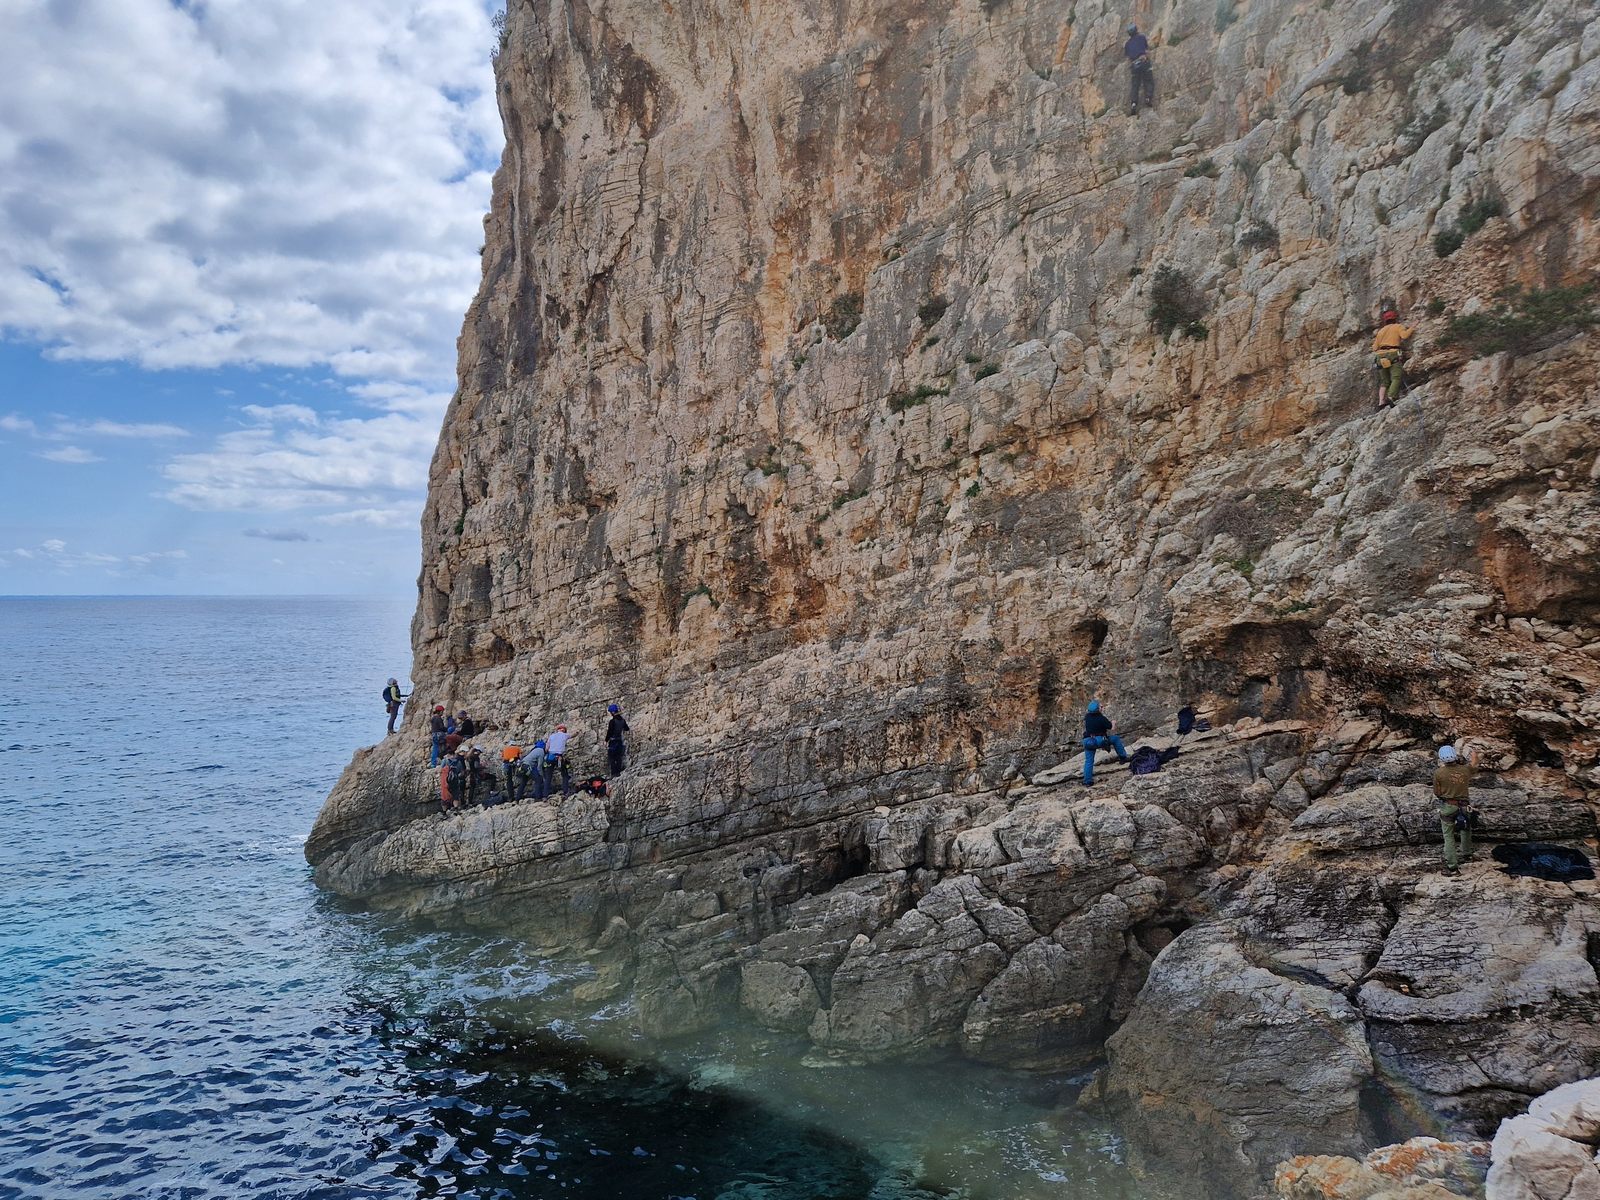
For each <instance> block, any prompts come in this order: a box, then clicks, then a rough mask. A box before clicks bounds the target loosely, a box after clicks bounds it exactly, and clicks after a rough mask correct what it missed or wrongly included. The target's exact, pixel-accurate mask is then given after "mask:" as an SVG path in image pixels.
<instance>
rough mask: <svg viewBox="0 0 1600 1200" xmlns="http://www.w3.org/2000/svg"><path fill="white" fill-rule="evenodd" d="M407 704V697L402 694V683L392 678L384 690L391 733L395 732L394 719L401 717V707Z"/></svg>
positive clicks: (384, 703) (384, 704)
mask: <svg viewBox="0 0 1600 1200" xmlns="http://www.w3.org/2000/svg"><path fill="white" fill-rule="evenodd" d="M405 702H406V697H405V696H404V695H402V694H401V692H400V681H399V680H398V679H393V678H391V679H390V680H389V682H388V684H386V685H385V687H384V689H383V706H384V708H385V709H387V710H388V712H389V733H393V732H394V719H395V718H396V717H398V716H399V715H400V706H401V705H402V704H404V703H405ZM385 736H388V735H387V734H385Z"/></svg>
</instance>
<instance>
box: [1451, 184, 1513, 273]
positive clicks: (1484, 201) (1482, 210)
mask: <svg viewBox="0 0 1600 1200" xmlns="http://www.w3.org/2000/svg"><path fill="white" fill-rule="evenodd" d="M1505 211H1506V206H1505V203H1504V202H1503V201H1502V200H1500V198H1499V197H1497V196H1483V197H1480V198H1479V199H1477V200H1474V201H1472V202H1471V203H1470V204H1468V205H1467V206H1466V207H1465V208H1463V209H1462V210H1461V215H1460V216H1459V217H1457V218H1456V222H1455V224H1454V225H1447V226H1445V228H1443V229H1441V230H1439V232H1438V233H1436V234H1434V235H1433V252H1434V253H1435V254H1437V255H1438V256H1439V257H1440V258H1449V257H1450V256H1451V255H1452V254H1454V253H1455V252H1456V251H1457V250H1459V249H1461V247H1462V245H1463V244H1464V243H1465V242H1466V240H1467V239H1468V238H1469V237H1471V236H1472V235H1473V234H1475V233H1477V232H1478V230H1480V229H1482V228H1483V227H1484V226H1485V225H1487V224H1488V223H1489V219H1490V218H1491V217H1502V216H1504V215H1505Z"/></svg>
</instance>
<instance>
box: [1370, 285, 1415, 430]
mask: <svg viewBox="0 0 1600 1200" xmlns="http://www.w3.org/2000/svg"><path fill="white" fill-rule="evenodd" d="M1416 332H1417V331H1416V330H1415V329H1411V328H1409V327H1407V326H1405V325H1402V324H1400V314H1399V313H1397V312H1395V310H1394V309H1392V308H1386V309H1384V310H1383V323H1382V324H1381V325H1379V326H1378V332H1377V333H1376V334H1374V335H1373V338H1372V365H1373V366H1375V367H1377V368H1378V407H1379V408H1388V407H1389V406H1390V405H1391V404H1393V403H1394V402H1395V401H1396V400H1398V399H1400V388H1401V385H1403V384H1404V383H1405V369H1404V363H1405V361H1406V343H1407V342H1409V341H1410V340H1411V337H1412V335H1413V334H1415V333H1416Z"/></svg>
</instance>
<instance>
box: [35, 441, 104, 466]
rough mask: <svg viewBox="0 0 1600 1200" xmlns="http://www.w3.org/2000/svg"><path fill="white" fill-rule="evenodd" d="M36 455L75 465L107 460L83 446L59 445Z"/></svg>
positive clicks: (51, 460)
mask: <svg viewBox="0 0 1600 1200" xmlns="http://www.w3.org/2000/svg"><path fill="white" fill-rule="evenodd" d="M34 457H36V458H43V459H48V460H49V461H50V462H55V463H70V464H71V465H73V466H83V465H84V464H86V463H97V462H104V461H105V459H103V458H101V457H100V456H99V455H98V454H95V453H93V452H91V451H88V450H85V449H84V448H83V447H82V446H57V447H55V448H54V449H51V450H40V451H38V452H37V453H36V454H35V456H34Z"/></svg>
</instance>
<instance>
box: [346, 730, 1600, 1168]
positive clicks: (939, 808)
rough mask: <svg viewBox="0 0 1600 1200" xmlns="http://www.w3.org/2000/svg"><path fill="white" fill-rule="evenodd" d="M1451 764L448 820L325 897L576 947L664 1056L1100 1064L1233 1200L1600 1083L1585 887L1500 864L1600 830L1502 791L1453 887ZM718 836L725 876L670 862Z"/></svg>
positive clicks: (688, 862) (1137, 1123)
mask: <svg viewBox="0 0 1600 1200" xmlns="http://www.w3.org/2000/svg"><path fill="white" fill-rule="evenodd" d="M1170 740H1172V739H1154V741H1155V743H1156V744H1158V745H1165V744H1166V742H1167V741H1170ZM1432 767H1433V760H1432V754H1431V751H1430V750H1428V749H1416V748H1410V747H1408V746H1406V745H1404V739H1403V738H1399V737H1397V736H1396V735H1394V734H1391V733H1387V732H1385V731H1384V730H1383V729H1382V728H1381V727H1379V726H1376V725H1374V724H1370V723H1361V722H1351V723H1347V724H1346V725H1344V726H1342V727H1341V728H1340V729H1338V730H1336V731H1334V732H1332V733H1329V734H1324V735H1317V734H1315V733H1314V732H1313V731H1311V730H1310V729H1308V728H1307V727H1305V726H1304V725H1301V724H1298V723H1277V724H1266V723H1259V722H1245V723H1243V724H1242V726H1241V727H1237V728H1229V729H1225V730H1219V731H1215V732H1212V733H1209V734H1203V735H1199V736H1198V737H1191V738H1189V739H1185V740H1184V744H1183V745H1182V747H1181V749H1180V754H1179V757H1178V758H1177V759H1176V760H1175V761H1173V762H1171V763H1169V764H1168V766H1167V767H1166V768H1165V769H1164V770H1162V771H1160V772H1158V773H1156V774H1153V775H1147V776H1131V775H1129V774H1128V773H1127V772H1126V770H1125V769H1122V768H1119V767H1116V766H1114V765H1113V766H1111V767H1109V768H1107V769H1106V770H1105V772H1104V774H1103V775H1102V777H1101V778H1100V779H1098V780H1097V782H1096V784H1095V786H1094V788H1092V789H1085V788H1084V787H1083V786H1082V784H1081V782H1079V780H1078V778H1077V771H1078V763H1077V762H1076V761H1069V762H1066V763H1064V764H1062V765H1061V766H1060V767H1058V768H1055V769H1053V770H1047V771H1042V772H1040V773H1039V774H1038V775H1036V776H1035V777H1034V778H1033V779H1031V780H1029V779H1026V778H1018V779H1016V780H1014V781H1013V782H1012V783H1011V784H1010V785H1008V786H1007V787H1004V788H1002V789H999V790H997V791H995V792H992V793H985V794H979V795H972V796H937V797H932V798H927V799H920V800H908V801H906V802H904V803H902V804H900V805H896V806H890V805H883V806H878V807H875V808H873V809H869V810H868V811H867V812H864V813H862V814H859V815H857V816H855V817H852V818H849V819H836V820H831V821H830V820H823V821H821V822H819V823H815V824H809V825H808V824H806V823H803V822H794V823H791V824H788V825H785V826H783V827H781V828H776V829H772V830H769V831H766V832H762V831H759V830H746V831H744V832H743V833H742V834H741V835H738V836H735V835H734V834H732V833H730V832H726V830H727V826H726V825H724V824H723V822H727V821H731V820H737V819H738V814H728V813H725V812H722V811H712V812H707V813H703V814H701V818H702V821H703V822H705V824H704V826H703V827H701V828H700V829H699V830H698V831H696V830H693V829H686V828H684V827H682V826H676V827H675V826H672V825H669V824H658V823H654V822H652V821H651V819H650V818H649V817H648V816H643V815H630V814H629V812H628V794H627V792H626V790H625V789H621V790H619V794H618V795H617V796H615V797H613V798H611V799H610V800H609V801H603V800H587V799H586V800H574V801H572V802H567V803H556V804H546V803H533V802H525V803H523V804H519V805H514V806H502V807H497V808H494V809H490V810H486V811H474V812H472V813H469V814H468V815H467V816H465V817H460V818H446V817H442V816H439V817H433V818H428V819H423V820H417V821H413V822H409V823H408V824H406V825H405V826H404V827H403V828H402V829H401V830H399V831H398V832H396V833H394V834H392V835H388V836H386V837H383V838H381V839H380V840H379V842H378V844H377V845H376V846H375V847H372V848H370V849H369V848H367V847H361V846H357V847H355V848H353V849H352V850H351V851H349V852H342V853H339V852H336V853H334V854H332V855H330V856H328V857H327V858H325V859H324V860H323V861H322V863H321V864H320V865H319V867H318V878H319V879H320V880H322V881H323V882H324V883H325V884H327V885H328V886H331V887H334V888H337V889H339V890H342V891H346V892H350V893H355V894H366V895H369V896H373V897H377V898H379V899H380V900H381V901H383V902H386V903H390V904H394V905H397V906H399V907H403V908H405V909H408V910H409V911H412V912H415V913H420V914H431V915H442V914H446V913H448V914H450V915H451V916H452V917H456V918H459V917H461V916H467V917H470V918H472V919H478V920H485V921H497V922H503V923H510V924H513V925H515V926H517V927H518V928H520V929H522V930H523V931H524V932H525V935H526V936H527V937H528V938H529V940H530V942H531V943H533V944H537V945H543V946H564V947H566V948H568V949H575V950H580V951H583V952H586V953H587V954H588V956H589V958H590V959H591V960H592V961H593V963H594V965H595V973H594V977H593V978H592V979H591V980H590V981H589V982H588V983H587V984H586V985H585V990H586V992H587V994H588V995H589V996H590V997H591V998H593V999H596V1000H600V999H609V998H613V997H627V998H629V999H630V1000H631V1003H632V1005H633V1006H634V1008H635V1011H636V1012H637V1014H638V1017H639V1020H640V1022H641V1024H642V1026H643V1028H644V1029H645V1030H646V1031H648V1032H650V1033H653V1034H658V1035H660V1034H671V1033H674V1032H678V1031H682V1030H686V1029H690V1028H696V1027H701V1026H704V1025H707V1024H710V1023H711V1022H713V1021H716V1020H718V1019H720V1018H721V1017H723V1016H724V1015H726V1014H728V1013H730V1012H733V1011H736V1010H737V1011H742V1012H743V1013H744V1014H745V1016H746V1017H747V1018H748V1019H751V1020H754V1021H756V1022H759V1023H761V1024H764V1025H766V1026H768V1027H771V1028H774V1029H781V1030H786V1031H791V1032H797V1033H804V1034H805V1035H806V1036H808V1037H809V1039H810V1040H811V1041H812V1042H813V1043H814V1045H815V1046H816V1051H815V1052H816V1053H818V1054H825V1055H846V1056H850V1057H851V1058H855V1059H872V1058H881V1057H888V1056H899V1055H907V1054H926V1053H947V1052H952V1051H954V1052H959V1053H963V1054H966V1055H969V1056H971V1057H974V1058H978V1059H982V1060H984V1061H989V1062H995V1063H1004V1064H1010V1065H1015V1066H1023V1067H1036V1068H1037V1067H1048V1068H1058V1067H1064V1066H1070V1065H1080V1064H1085V1063H1088V1062H1091V1061H1093V1060H1095V1059H1097V1058H1098V1057H1099V1056H1100V1055H1101V1054H1102V1052H1103V1050H1104V1052H1105V1053H1107V1054H1108V1061H1107V1064H1106V1066H1105V1068H1104V1069H1103V1071H1102V1072H1101V1074H1100V1075H1099V1077H1098V1078H1097V1079H1096V1081H1095V1083H1094V1084H1093V1085H1091V1087H1090V1089H1089V1090H1088V1092H1087V1093H1086V1096H1085V1098H1084V1102H1088V1103H1094V1102H1099V1103H1104V1104H1106V1105H1109V1106H1111V1107H1112V1109H1113V1110H1114V1111H1115V1112H1117V1113H1118V1114H1119V1115H1120V1116H1121V1117H1122V1118H1123V1124H1124V1126H1125V1128H1126V1129H1127V1130H1128V1131H1129V1135H1130V1139H1131V1141H1132V1143H1133V1145H1134V1147H1135V1149H1136V1151H1138V1152H1139V1153H1140V1154H1141V1156H1142V1159H1143V1162H1144V1165H1145V1166H1147V1167H1148V1168H1149V1169H1150V1170H1151V1171H1153V1172H1160V1173H1171V1172H1177V1173H1179V1174H1180V1175H1182V1176H1183V1177H1185V1178H1189V1179H1195V1180H1204V1181H1206V1184H1207V1186H1209V1187H1211V1188H1213V1189H1214V1192H1215V1194H1217V1195H1221V1196H1229V1195H1244V1194H1248V1192H1249V1190H1250V1189H1252V1188H1255V1187H1257V1186H1259V1185H1260V1184H1261V1183H1262V1182H1263V1181H1264V1180H1265V1179H1267V1178H1268V1177H1269V1175H1270V1172H1271V1170H1272V1168H1273V1166H1274V1165H1275V1164H1276V1163H1278V1162H1279V1161H1281V1160H1283V1159H1285V1158H1288V1157H1290V1156H1292V1155H1295V1154H1304V1153H1310V1152H1321V1153H1334V1154H1349V1155H1359V1154H1361V1153H1363V1152H1365V1151H1367V1150H1369V1149H1371V1148H1372V1147H1374V1146H1379V1145H1382V1144H1384V1143H1385V1142H1386V1141H1389V1140H1391V1139H1392V1138H1393V1137H1394V1136H1396V1135H1397V1134H1407V1133H1414V1132H1418V1131H1427V1132H1430V1133H1438V1134H1449V1135H1465V1136H1486V1135H1488V1134H1490V1133H1492V1132H1493V1130H1494V1127H1495V1125H1496V1123H1497V1122H1498V1121H1499V1120H1500V1118H1502V1117H1504V1116H1507V1115H1509V1114H1511V1113H1515V1112H1517V1111H1520V1110H1521V1108H1522V1107H1524V1106H1525V1105H1526V1104H1527V1101H1528V1099H1529V1097H1531V1096H1536V1095H1538V1094H1540V1093H1542V1092H1545V1091H1547V1090H1549V1089H1551V1088H1553V1087H1556V1086H1558V1085H1560V1084H1562V1083H1565V1082H1568V1081H1570V1080H1575V1079H1580V1078H1584V1077H1587V1076H1589V1075H1591V1074H1594V1073H1596V1072H1597V1071H1600V981H1597V978H1596V972H1595V964H1594V961H1593V960H1592V959H1591V953H1592V951H1591V945H1592V943H1593V942H1594V940H1595V939H1597V938H1600V903H1597V892H1596V885H1595V884H1594V883H1593V882H1579V883H1573V884H1560V883H1549V882H1544V881H1541V880H1538V879H1530V878H1513V877H1510V876H1508V875H1506V874H1505V873H1503V872H1502V871H1501V870H1500V869H1499V867H1498V865H1497V864H1496V863H1494V862H1493V861H1492V860H1491V859H1489V858H1488V855H1487V846H1491V845H1493V844H1495V843H1498V842H1500V841H1502V840H1517V841H1521V840H1526V839H1531V838H1536V839H1541V840H1546V841H1555V842H1564V843H1568V844H1577V845H1585V844H1592V839H1593V837H1594V835H1595V832H1596V827H1595V813H1594V809H1593V807H1592V806H1591V805H1590V804H1589V802H1588V801H1587V800H1586V799H1585V798H1584V797H1583V796H1582V795H1581V794H1578V793H1575V792H1573V791H1571V790H1570V789H1568V788H1566V787H1565V786H1564V782H1563V779H1562V777H1561V775H1560V774H1559V773H1558V772H1547V773H1545V775H1544V777H1543V778H1542V779H1535V778H1532V777H1529V776H1526V775H1525V776H1523V777H1522V778H1520V779H1519V780H1518V781H1517V782H1516V783H1512V782H1510V781H1508V780H1505V779H1496V778H1489V779H1487V780H1486V781H1485V783H1486V786H1485V787H1483V788H1482V789H1481V790H1480V791H1479V793H1478V795H1477V802H1478V806H1479V810H1480V812H1481V816H1482V824H1481V828H1480V834H1481V837H1482V839H1483V841H1484V843H1486V845H1485V848H1484V849H1480V851H1479V854H1478V857H1477V858H1476V859H1475V860H1473V861H1472V862H1470V863H1468V864H1467V865H1466V866H1465V867H1464V868H1463V870H1462V872H1461V874H1460V875H1459V876H1455V877H1451V876H1446V875H1445V874H1443V873H1442V871H1441V870H1440V868H1441V865H1442V864H1441V861H1440V854H1439V847H1438V840H1439V833H1438V819H1437V815H1436V807H1435V803H1434V801H1433V798H1432V793H1431V788H1430V786H1429V780H1430V779H1431V772H1432ZM709 829H716V830H719V831H723V832H722V834H721V836H722V838H723V841H724V844H725V845H726V846H727V847H729V849H728V850H726V851H725V852H723V853H721V854H714V853H713V854H708V853H704V852H701V851H699V850H697V849H691V851H690V852H688V853H684V852H682V851H681V850H680V849H679V847H681V846H682V845H683V844H685V843H687V844H688V845H690V846H691V847H694V846H697V845H698V844H699V841H698V839H701V838H705V837H707V836H709V835H708V833H707V830H709ZM1108 1036H1109V1042H1108V1041H1107V1038H1108Z"/></svg>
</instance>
